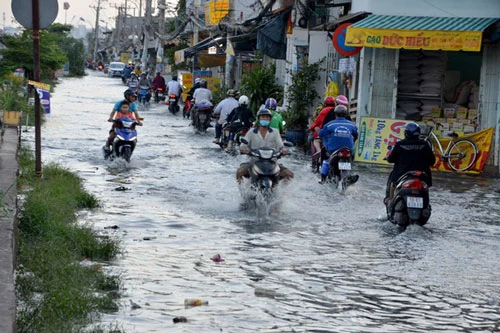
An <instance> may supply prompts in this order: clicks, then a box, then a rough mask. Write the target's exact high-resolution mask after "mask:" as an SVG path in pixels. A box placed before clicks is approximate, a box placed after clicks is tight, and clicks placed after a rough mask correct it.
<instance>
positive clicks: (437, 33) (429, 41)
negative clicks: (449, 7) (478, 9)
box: [345, 15, 499, 51]
mask: <svg viewBox="0 0 500 333" xmlns="http://www.w3.org/2000/svg"><path fill="white" fill-rule="evenodd" d="M498 20H499V18H476V17H430V16H391V15H371V16H368V17H367V18H365V19H363V20H361V21H359V22H356V23H354V24H353V25H351V26H349V27H348V28H347V34H346V40H345V45H346V46H356V47H363V46H366V47H374V48H390V49H414V50H418V49H423V50H444V51H480V50H481V39H482V35H483V31H484V30H485V29H486V28H488V27H489V26H491V25H492V24H494V23H495V22H496V21H498Z"/></svg>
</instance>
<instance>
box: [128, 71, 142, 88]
mask: <svg viewBox="0 0 500 333" xmlns="http://www.w3.org/2000/svg"><path fill="white" fill-rule="evenodd" d="M127 86H128V88H129V89H131V90H133V91H137V87H138V86H139V79H138V78H137V75H136V74H135V73H134V72H132V73H130V78H129V79H128V81H127Z"/></svg>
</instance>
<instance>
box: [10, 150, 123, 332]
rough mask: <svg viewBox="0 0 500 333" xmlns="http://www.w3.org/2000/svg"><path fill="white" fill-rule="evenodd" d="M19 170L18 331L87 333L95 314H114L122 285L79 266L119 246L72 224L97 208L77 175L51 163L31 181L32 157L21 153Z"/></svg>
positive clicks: (100, 258)
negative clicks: (86, 212)
mask: <svg viewBox="0 0 500 333" xmlns="http://www.w3.org/2000/svg"><path fill="white" fill-rule="evenodd" d="M19 167H20V171H21V172H20V176H19V178H18V186H19V191H20V193H23V194H24V199H23V200H22V207H21V208H20V210H19V218H18V233H19V246H18V253H17V277H16V292H17V302H18V307H17V317H18V318H17V325H18V332H84V331H86V332H87V331H88V330H86V329H85V327H88V326H89V325H94V324H96V322H97V321H98V320H99V313H102V312H112V311H116V310H117V309H118V304H117V298H116V295H118V293H117V291H118V290H119V289H120V284H121V280H120V277H119V276H110V275H106V274H105V273H104V272H103V271H102V265H100V264H99V265H92V266H88V265H82V264H80V262H82V261H83V260H84V259H88V260H89V261H91V262H94V263H95V262H99V263H106V262H107V261H110V260H112V259H113V258H114V257H115V256H116V255H117V254H118V253H119V251H120V249H119V244H118V241H117V240H114V239H112V238H109V237H102V235H99V234H97V232H96V231H95V230H93V229H92V228H91V227H90V226H86V225H82V224H81V223H76V222H77V216H76V212H77V211H79V210H82V209H94V208H98V207H99V206H100V202H99V200H98V199H97V198H96V197H95V196H93V195H91V194H89V193H87V192H86V191H85V190H84V188H83V185H82V181H81V179H80V178H79V177H78V176H76V175H75V174H73V173H71V172H70V171H68V170H66V169H64V168H62V167H60V166H58V165H55V164H50V165H48V166H45V167H44V169H43V177H41V178H38V177H36V176H35V173H34V159H33V156H32V153H30V152H29V151H27V150H25V149H21V150H20V152H19ZM113 331H114V332H118V330H116V329H113Z"/></svg>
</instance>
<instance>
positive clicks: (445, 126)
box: [439, 123, 450, 131]
mask: <svg viewBox="0 0 500 333" xmlns="http://www.w3.org/2000/svg"><path fill="white" fill-rule="evenodd" d="M439 129H440V130H441V131H449V130H450V124H449V123H441V125H439Z"/></svg>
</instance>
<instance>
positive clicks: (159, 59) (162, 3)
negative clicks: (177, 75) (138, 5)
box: [156, 0, 167, 73]
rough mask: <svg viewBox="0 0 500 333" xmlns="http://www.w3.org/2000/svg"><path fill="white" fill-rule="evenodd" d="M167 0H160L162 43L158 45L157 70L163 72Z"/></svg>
mask: <svg viewBox="0 0 500 333" xmlns="http://www.w3.org/2000/svg"><path fill="white" fill-rule="evenodd" d="M166 7H167V6H166V5H165V0H158V8H159V9H160V13H159V19H160V26H159V30H160V31H159V33H160V45H159V46H158V52H157V57H156V70H157V71H160V72H162V73H163V47H164V45H165V41H164V40H163V36H165V9H166Z"/></svg>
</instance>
